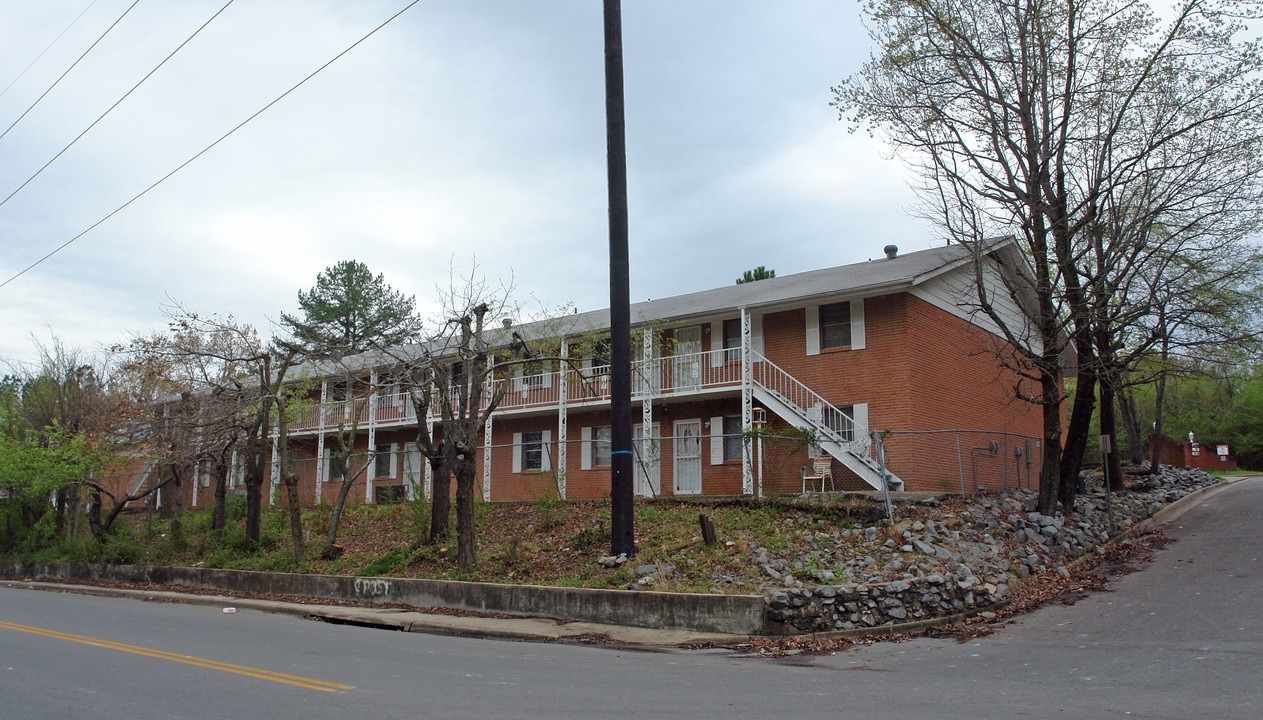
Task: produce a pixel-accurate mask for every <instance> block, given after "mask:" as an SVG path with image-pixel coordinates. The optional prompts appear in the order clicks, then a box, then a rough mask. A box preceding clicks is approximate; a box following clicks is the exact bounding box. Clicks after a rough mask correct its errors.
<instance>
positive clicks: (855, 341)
mask: <svg viewBox="0 0 1263 720" xmlns="http://www.w3.org/2000/svg"><path fill="white" fill-rule="evenodd" d="M851 349H852V350H863V349H864V299H863V298H860V299H858V300H852V301H851Z"/></svg>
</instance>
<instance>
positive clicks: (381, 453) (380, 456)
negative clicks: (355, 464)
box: [373, 445, 395, 477]
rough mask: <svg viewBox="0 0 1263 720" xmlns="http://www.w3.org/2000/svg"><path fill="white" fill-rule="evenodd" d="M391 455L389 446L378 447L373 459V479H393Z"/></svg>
mask: <svg viewBox="0 0 1263 720" xmlns="http://www.w3.org/2000/svg"><path fill="white" fill-rule="evenodd" d="M391 455H392V453H391V452H390V446H389V445H378V446H377V453H376V455H375V456H374V457H373V477H394V476H395V473H393V472H391V467H390V466H391V464H392V463H391Z"/></svg>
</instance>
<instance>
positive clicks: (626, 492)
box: [605, 0, 636, 557]
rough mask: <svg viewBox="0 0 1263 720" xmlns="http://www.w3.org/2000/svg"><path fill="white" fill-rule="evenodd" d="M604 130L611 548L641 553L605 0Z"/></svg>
mask: <svg viewBox="0 0 1263 720" xmlns="http://www.w3.org/2000/svg"><path fill="white" fill-rule="evenodd" d="M605 135H606V157H607V172H608V177H609V194H610V195H609V197H610V554H611V555H615V556H617V555H626V556H627V557H631V556H633V555H635V554H636V533H635V528H634V522H635V519H634V514H633V510H634V507H633V502H634V496H635V493H634V488H633V479H632V469H633V465H632V423H631V288H630V282H631V280H630V264H629V262H628V260H627V143H626V138H625V123H624V119H623V20H622V7H621V4H620V1H619V0H605Z"/></svg>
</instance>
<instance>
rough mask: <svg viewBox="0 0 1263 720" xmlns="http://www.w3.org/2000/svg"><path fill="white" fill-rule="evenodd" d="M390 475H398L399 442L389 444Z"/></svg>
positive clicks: (395, 476) (393, 476)
mask: <svg viewBox="0 0 1263 720" xmlns="http://www.w3.org/2000/svg"><path fill="white" fill-rule="evenodd" d="M390 477H391V478H392V479H393V478H397V477H399V443H391V444H390Z"/></svg>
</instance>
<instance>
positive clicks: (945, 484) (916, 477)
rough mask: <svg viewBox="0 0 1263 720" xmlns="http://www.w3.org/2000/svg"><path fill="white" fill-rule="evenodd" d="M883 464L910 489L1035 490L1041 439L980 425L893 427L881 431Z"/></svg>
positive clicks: (954, 490) (1040, 458)
mask: <svg viewBox="0 0 1263 720" xmlns="http://www.w3.org/2000/svg"><path fill="white" fill-rule="evenodd" d="M881 441H882V444H883V446H884V448H885V452H886V464H887V466H888V467H889V468H890V470H891V472H893V473H895V474H896V475H898V476H899V477H900V478H902V479H903V480H904V482H906V483H909V484H910V485H911V486H912V487H913V489H916V490H926V491H933V492H958V493H961V494H962V495H966V494H969V493H974V492H977V491H979V490H1010V489H1013V488H1028V489H1032V490H1035V489H1038V487H1039V467H1040V463H1041V462H1043V442H1042V441H1041V439H1040V438H1038V437H1035V436H1032V435H1020V434H1017V433H1008V432H995V431H983V430H927V431H910V430H902V431H892V432H887V433H884V434H883V435H882V436H881Z"/></svg>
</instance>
